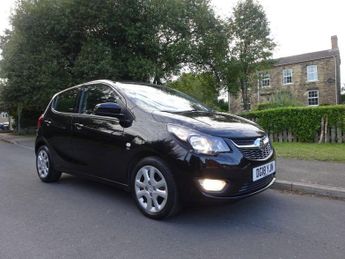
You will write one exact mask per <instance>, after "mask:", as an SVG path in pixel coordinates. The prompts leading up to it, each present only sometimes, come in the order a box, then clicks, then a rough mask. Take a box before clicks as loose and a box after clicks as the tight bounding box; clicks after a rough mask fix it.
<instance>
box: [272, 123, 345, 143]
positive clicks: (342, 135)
mask: <svg viewBox="0 0 345 259" xmlns="http://www.w3.org/2000/svg"><path fill="white" fill-rule="evenodd" d="M268 135H269V137H270V139H271V140H272V141H275V142H298V138H297V137H296V136H294V135H293V133H292V132H291V131H289V130H284V131H283V132H280V133H270V132H268ZM319 139H320V132H316V133H315V139H314V141H315V142H316V143H317V142H319ZM324 142H325V143H345V130H344V129H342V128H340V127H335V126H334V127H328V130H327V132H326V131H325V136H324Z"/></svg>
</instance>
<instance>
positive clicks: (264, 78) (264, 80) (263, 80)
mask: <svg viewBox="0 0 345 259" xmlns="http://www.w3.org/2000/svg"><path fill="white" fill-rule="evenodd" d="M260 85H261V87H268V86H270V74H268V73H262V74H261V75H260Z"/></svg>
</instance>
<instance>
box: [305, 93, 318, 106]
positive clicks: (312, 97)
mask: <svg viewBox="0 0 345 259" xmlns="http://www.w3.org/2000/svg"><path fill="white" fill-rule="evenodd" d="M311 92H316V96H310V93H311ZM307 98H308V99H307V101H308V106H319V104H320V93H319V90H309V91H308V92H307ZM311 100H317V103H316V104H310V101H311Z"/></svg>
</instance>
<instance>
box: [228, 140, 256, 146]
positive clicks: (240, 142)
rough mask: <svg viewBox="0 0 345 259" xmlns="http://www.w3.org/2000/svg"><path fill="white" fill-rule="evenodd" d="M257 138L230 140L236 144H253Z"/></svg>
mask: <svg viewBox="0 0 345 259" xmlns="http://www.w3.org/2000/svg"><path fill="white" fill-rule="evenodd" d="M256 139H257V138H232V139H231V140H232V141H233V142H234V143H235V144H236V145H238V146H247V145H253V143H254V141H255V140H256Z"/></svg>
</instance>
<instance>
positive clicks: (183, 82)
mask: <svg viewBox="0 0 345 259" xmlns="http://www.w3.org/2000/svg"><path fill="white" fill-rule="evenodd" d="M168 86H170V87H172V88H175V89H177V90H179V91H181V92H184V93H186V94H188V95H190V96H193V97H194V98H195V99H197V100H199V101H201V102H202V103H204V104H206V105H207V106H209V107H212V108H217V107H218V96H219V91H218V85H217V81H216V79H215V77H214V76H213V74H212V73H210V72H207V73H202V74H193V73H184V74H182V75H181V77H180V78H179V79H178V80H176V81H174V82H170V83H168Z"/></svg>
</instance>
